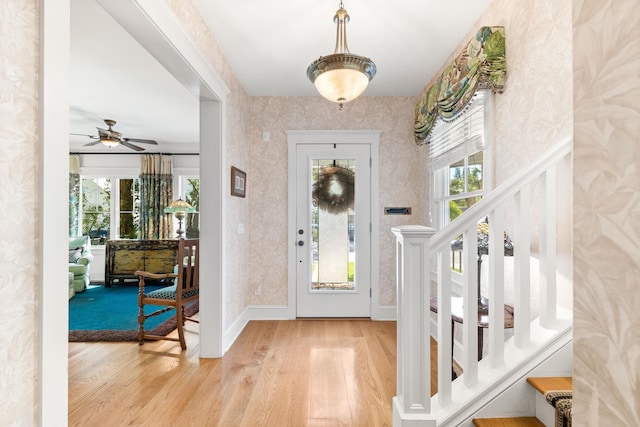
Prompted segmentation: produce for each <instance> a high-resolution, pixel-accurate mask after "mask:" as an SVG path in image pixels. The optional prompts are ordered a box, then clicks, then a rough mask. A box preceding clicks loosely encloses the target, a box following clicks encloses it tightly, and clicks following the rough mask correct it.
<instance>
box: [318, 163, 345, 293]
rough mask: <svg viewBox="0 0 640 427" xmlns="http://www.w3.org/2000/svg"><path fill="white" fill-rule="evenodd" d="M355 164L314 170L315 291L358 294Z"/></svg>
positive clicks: (337, 164)
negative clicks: (354, 291) (356, 273)
mask: <svg viewBox="0 0 640 427" xmlns="http://www.w3.org/2000/svg"><path fill="white" fill-rule="evenodd" d="M355 172H356V171H355V160H353V159H341V160H334V159H316V160H313V161H312V167H311V186H312V197H311V204H312V206H311V241H312V248H311V253H312V263H311V289H312V290H317V291H320V290H325V291H326V290H339V291H344V290H348V291H349V290H355V288H356V277H355V267H356V264H355V263H356V257H355V255H356V253H355V247H356V246H355V231H356V230H355V222H354V220H355V213H356V212H355V206H354V200H355V199H354V186H355Z"/></svg>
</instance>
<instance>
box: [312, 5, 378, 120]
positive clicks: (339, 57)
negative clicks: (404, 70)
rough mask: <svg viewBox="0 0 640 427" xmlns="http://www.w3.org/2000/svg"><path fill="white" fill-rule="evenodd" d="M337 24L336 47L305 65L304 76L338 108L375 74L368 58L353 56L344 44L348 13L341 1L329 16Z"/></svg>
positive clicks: (360, 90)
mask: <svg viewBox="0 0 640 427" xmlns="http://www.w3.org/2000/svg"><path fill="white" fill-rule="evenodd" d="M333 22H335V23H336V24H337V33H336V48H335V51H334V52H333V54H332V55H327V56H321V57H320V58H318V59H316V60H315V61H314V62H313V63H312V64H311V65H309V68H307V77H309V80H311V82H312V83H313V84H314V85H315V87H316V89H317V91H318V92H319V93H320V95H322V96H323V97H325V98H326V99H328V100H329V101H332V102H337V103H338V105H340V110H342V108H343V106H344V104H345V103H346V102H349V101H352V100H354V99H356V98H357V97H358V96H360V94H362V92H364V90H365V89H366V88H367V85H368V84H369V82H370V81H371V79H373V77H374V76H375V75H376V64H374V63H373V61H372V60H371V59H369V58H365V57H363V56H359V55H354V54H352V53H350V52H349V47H348V46H347V23H348V22H349V14H348V13H347V11H346V10H345V8H344V6H343V4H342V0H341V1H340V7H339V9H338V11H337V12H336V15H335V16H334V17H333Z"/></svg>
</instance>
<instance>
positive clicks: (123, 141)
mask: <svg viewBox="0 0 640 427" xmlns="http://www.w3.org/2000/svg"><path fill="white" fill-rule="evenodd" d="M104 122H105V123H106V124H107V126H108V127H109V129H102V128H99V127H96V129H98V136H94V135H86V134H81V133H72V134H71V135H79V136H88V137H89V138H91V139H93V140H94V141H91V142H90V143H88V144H84V145H85V146H89V145H96V144H103V145H106V146H107V147H116V146H118V145H124V146H125V147H127V148H131V149H132V150H136V151H144V148H142V147H139V146H137V145H134V144H132V143H131V142H137V143H141V144H153V145H158V142H157V141H154V140H153V139H139V138H123V137H122V134H121V133H120V132H117V131H115V130H113V129H111V127H112V126H115V124H116V121H115V120H111V119H104Z"/></svg>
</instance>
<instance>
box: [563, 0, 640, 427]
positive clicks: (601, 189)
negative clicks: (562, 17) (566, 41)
mask: <svg viewBox="0 0 640 427" xmlns="http://www.w3.org/2000/svg"><path fill="white" fill-rule="evenodd" d="M573 58H574V59H573V61H574V76H575V83H574V109H575V110H574V112H575V119H574V120H575V128H574V176H573V185H574V213H573V215H574V248H573V249H574V255H573V259H574V279H575V282H574V301H575V303H574V307H575V308H574V358H573V366H574V371H573V372H574V375H573V387H574V403H573V425H576V426H585V427H596V426H638V425H640V403H639V402H640V400H639V396H640V381H639V380H638V378H640V335H639V334H638V330H639V329H640V310H638V306H640V292H639V290H638V277H640V257H639V256H638V254H639V253H640V227H639V226H638V224H640V207H639V206H640V205H639V203H640V186H639V183H640V144H639V142H640V141H639V136H640V107H639V104H638V99H640V72H639V70H640V2H638V1H637V0H615V1H614V0H606V1H602V0H597V1H596V0H576V1H574V6H573Z"/></svg>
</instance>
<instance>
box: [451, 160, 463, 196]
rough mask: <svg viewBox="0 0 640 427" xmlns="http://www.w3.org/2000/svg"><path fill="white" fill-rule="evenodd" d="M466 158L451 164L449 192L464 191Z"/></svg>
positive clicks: (457, 192) (458, 192)
mask: <svg viewBox="0 0 640 427" xmlns="http://www.w3.org/2000/svg"><path fill="white" fill-rule="evenodd" d="M464 179H465V178H464V160H461V161H459V162H457V163H453V164H452V165H450V166H449V194H450V195H453V194H460V193H464Z"/></svg>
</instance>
